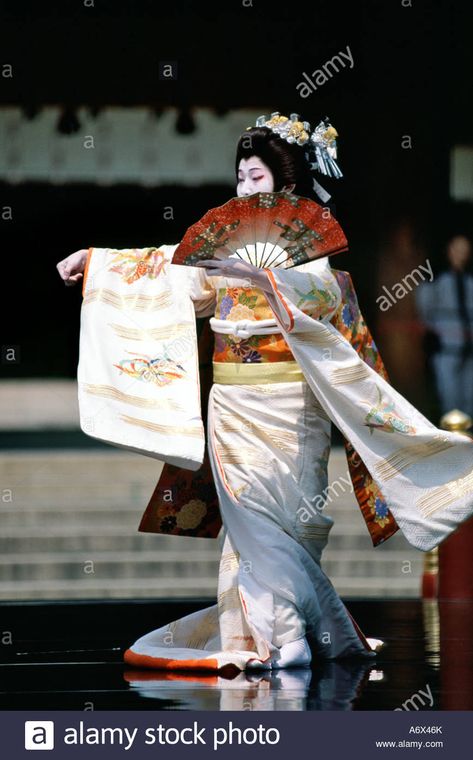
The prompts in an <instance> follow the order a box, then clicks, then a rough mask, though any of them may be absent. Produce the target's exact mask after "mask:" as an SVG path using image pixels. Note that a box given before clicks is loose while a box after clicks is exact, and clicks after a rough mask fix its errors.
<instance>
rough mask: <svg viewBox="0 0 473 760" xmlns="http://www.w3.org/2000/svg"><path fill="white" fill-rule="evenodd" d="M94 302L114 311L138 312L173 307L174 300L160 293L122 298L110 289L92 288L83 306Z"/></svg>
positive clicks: (130, 295)
mask: <svg viewBox="0 0 473 760" xmlns="http://www.w3.org/2000/svg"><path fill="white" fill-rule="evenodd" d="M94 301H100V302H101V303H104V304H106V305H107V306H112V307H113V308H114V309H120V310H121V311H123V310H124V309H133V310H136V311H155V310H156V309H164V308H166V307H167V306H172V303H173V300H172V295H171V293H168V292H165V293H159V294H158V295H156V296H145V295H143V294H138V293H136V294H134V295H132V294H131V293H130V294H128V295H125V296H122V295H121V294H120V293H117V292H116V291H114V290H110V289H109V288H92V290H89V291H88V292H87V293H86V294H85V296H84V300H83V301H82V304H83V305H84V306H86V305H87V304H89V303H93V302H94Z"/></svg>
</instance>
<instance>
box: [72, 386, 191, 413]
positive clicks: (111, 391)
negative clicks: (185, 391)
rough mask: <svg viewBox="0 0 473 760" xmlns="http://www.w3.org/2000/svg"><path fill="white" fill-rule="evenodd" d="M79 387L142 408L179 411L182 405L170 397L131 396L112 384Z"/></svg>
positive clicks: (93, 393) (102, 396)
mask: <svg viewBox="0 0 473 760" xmlns="http://www.w3.org/2000/svg"><path fill="white" fill-rule="evenodd" d="M81 387H82V388H83V390H84V392H85V393H90V394H92V395H93V396H100V397H101V398H110V399H114V401H122V402H123V403H124V404H130V406H138V407H141V408H142V409H161V408H162V409H169V410H171V411H176V412H181V411H183V409H182V406H181V405H180V404H177V403H176V402H175V401H173V400H171V399H169V400H168V399H152V398H142V397H141V396H132V395H131V394H130V393H124V392H123V391H119V390H118V389H117V388H114V387H113V385H96V384H93V383H82V384H81Z"/></svg>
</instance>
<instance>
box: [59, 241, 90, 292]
mask: <svg viewBox="0 0 473 760" xmlns="http://www.w3.org/2000/svg"><path fill="white" fill-rule="evenodd" d="M88 252H89V249H88V248H81V249H80V250H79V251H75V252H74V253H71V254H70V256H67V257H66V258H65V259H63V260H62V261H59V262H58V263H57V264H56V269H57V271H58V272H59V276H60V277H61V279H62V280H64V285H67V286H71V285H77V283H78V282H80V280H82V278H83V276H84V269H85V264H86V261H87V254H88Z"/></svg>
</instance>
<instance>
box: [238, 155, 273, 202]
mask: <svg viewBox="0 0 473 760" xmlns="http://www.w3.org/2000/svg"><path fill="white" fill-rule="evenodd" d="M273 191H274V179H273V175H272V173H271V170H270V169H269V167H268V166H266V164H265V163H264V162H263V161H262V160H261V159H260V158H258V157H257V156H250V158H242V159H241V161H240V164H239V166H238V184H237V196H238V197H239V198H241V197H244V196H246V195H253V193H272V192H273Z"/></svg>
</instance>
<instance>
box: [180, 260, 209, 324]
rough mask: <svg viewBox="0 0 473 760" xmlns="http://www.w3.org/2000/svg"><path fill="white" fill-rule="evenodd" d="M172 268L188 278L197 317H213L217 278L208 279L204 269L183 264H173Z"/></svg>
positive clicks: (189, 290)
mask: <svg viewBox="0 0 473 760" xmlns="http://www.w3.org/2000/svg"><path fill="white" fill-rule="evenodd" d="M171 267H172V268H177V269H179V270H180V273H181V274H182V276H184V277H185V278H186V280H187V285H188V292H189V296H190V298H191V300H192V301H193V303H194V309H195V315H196V317H199V318H200V317H208V316H210V315H212V314H213V313H214V311H215V304H216V301H217V293H216V290H215V284H214V281H215V277H208V276H207V274H206V273H205V270H204V269H203V268H202V267H191V266H184V265H182V264H171Z"/></svg>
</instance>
